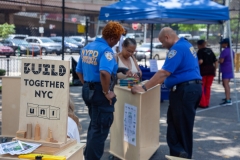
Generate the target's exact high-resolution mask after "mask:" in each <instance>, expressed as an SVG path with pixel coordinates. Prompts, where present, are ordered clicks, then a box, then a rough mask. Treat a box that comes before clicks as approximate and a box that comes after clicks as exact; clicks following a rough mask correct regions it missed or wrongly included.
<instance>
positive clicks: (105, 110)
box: [76, 21, 124, 160]
mask: <svg viewBox="0 0 240 160" xmlns="http://www.w3.org/2000/svg"><path fill="white" fill-rule="evenodd" d="M123 32H124V29H123V28H122V26H121V25H120V24H119V23H118V22H112V21H111V22H109V23H107V25H106V26H105V27H104V28H103V31H102V37H101V38H97V39H96V40H95V41H94V42H92V43H90V44H88V45H87V46H85V47H84V48H83V49H82V50H81V53H80V58H79V61H78V64H77V67H76V71H77V74H78V77H79V79H80V81H81V82H82V83H83V87H82V98H83V100H84V102H85V104H86V106H87V107H88V112H89V116H90V119H91V121H90V124H89V127H88V131H87V144H86V148H85V151H84V157H85V160H100V158H101V157H102V155H103V151H104V142H105V140H106V138H107V136H108V133H109V129H110V127H111V125H112V122H113V112H114V104H115V102H116V96H115V94H114V92H113V83H111V82H114V81H115V80H112V81H111V77H116V73H117V61H116V56H115V55H114V53H113V50H112V48H111V47H113V46H114V45H115V44H117V42H118V41H119V39H120V36H121V35H122V33H123ZM112 75H115V76H112Z"/></svg>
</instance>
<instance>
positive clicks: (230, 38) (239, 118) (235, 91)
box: [227, 20, 240, 122]
mask: <svg viewBox="0 0 240 160" xmlns="http://www.w3.org/2000/svg"><path fill="white" fill-rule="evenodd" d="M227 29H228V33H229V43H230V44H229V45H230V51H231V60H232V72H233V75H234V59H233V54H232V52H233V50H232V37H231V28H230V20H228V21H227ZM233 81H234V93H235V96H236V109H237V115H238V122H240V115H239V108H238V94H237V85H236V79H235V76H234V78H233Z"/></svg>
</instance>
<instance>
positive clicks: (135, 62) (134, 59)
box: [131, 56, 142, 77]
mask: <svg viewBox="0 0 240 160" xmlns="http://www.w3.org/2000/svg"><path fill="white" fill-rule="evenodd" d="M131 57H132V59H133V61H134V64H135V66H136V68H137V70H138V73H139V74H140V77H142V71H141V69H140V68H139V66H138V63H137V60H136V58H135V57H134V56H131Z"/></svg>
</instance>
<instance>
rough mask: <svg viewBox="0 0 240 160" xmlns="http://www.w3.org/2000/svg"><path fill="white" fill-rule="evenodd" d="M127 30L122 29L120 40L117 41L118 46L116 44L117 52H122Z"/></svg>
mask: <svg viewBox="0 0 240 160" xmlns="http://www.w3.org/2000/svg"><path fill="white" fill-rule="evenodd" d="M127 32H128V30H127V29H126V28H124V33H123V34H122V35H121V38H120V40H119V44H118V48H119V52H122V48H123V45H122V44H123V41H124V40H125V39H126V35H127Z"/></svg>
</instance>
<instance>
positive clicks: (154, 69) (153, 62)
mask: <svg viewBox="0 0 240 160" xmlns="http://www.w3.org/2000/svg"><path fill="white" fill-rule="evenodd" d="M149 63H150V72H157V71H158V64H157V60H156V59H149Z"/></svg>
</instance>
